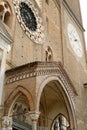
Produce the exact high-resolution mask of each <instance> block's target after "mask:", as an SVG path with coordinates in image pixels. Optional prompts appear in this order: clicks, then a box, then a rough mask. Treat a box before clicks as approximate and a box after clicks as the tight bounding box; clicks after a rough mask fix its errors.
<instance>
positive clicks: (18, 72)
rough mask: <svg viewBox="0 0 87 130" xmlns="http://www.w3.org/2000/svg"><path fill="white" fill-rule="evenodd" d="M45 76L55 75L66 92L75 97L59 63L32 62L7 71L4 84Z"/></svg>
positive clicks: (68, 79)
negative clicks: (65, 88)
mask: <svg viewBox="0 0 87 130" xmlns="http://www.w3.org/2000/svg"><path fill="white" fill-rule="evenodd" d="M46 75H48V76H49V75H50V76H51V75H56V76H58V78H59V79H61V81H62V83H63V84H64V85H65V86H67V90H68V92H70V93H73V96H75V95H77V92H76V90H75V88H74V86H73V84H72V82H71V80H70V78H69V76H68V75H67V73H66V71H65V70H64V68H63V66H62V64H61V62H32V63H29V64H26V65H23V66H20V67H16V68H14V69H11V70H8V71H7V72H6V80H5V84H6V85H8V84H12V83H14V82H17V81H20V80H23V79H28V78H31V77H34V78H35V77H39V76H46Z"/></svg>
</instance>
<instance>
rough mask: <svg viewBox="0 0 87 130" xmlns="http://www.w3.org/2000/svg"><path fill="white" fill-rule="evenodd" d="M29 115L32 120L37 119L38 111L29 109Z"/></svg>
mask: <svg viewBox="0 0 87 130" xmlns="http://www.w3.org/2000/svg"><path fill="white" fill-rule="evenodd" d="M29 115H30V117H31V120H32V121H38V118H39V115H40V112H37V111H30V112H29Z"/></svg>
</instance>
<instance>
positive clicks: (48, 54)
mask: <svg viewBox="0 0 87 130" xmlns="http://www.w3.org/2000/svg"><path fill="white" fill-rule="evenodd" d="M45 54H46V58H45V60H46V61H48V62H50V61H53V53H52V50H51V48H50V47H49V46H48V47H47V48H46V50H45Z"/></svg>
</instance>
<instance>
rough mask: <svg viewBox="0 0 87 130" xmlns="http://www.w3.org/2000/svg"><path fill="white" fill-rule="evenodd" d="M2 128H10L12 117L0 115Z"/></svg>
mask: <svg viewBox="0 0 87 130" xmlns="http://www.w3.org/2000/svg"><path fill="white" fill-rule="evenodd" d="M2 128H9V130H10V129H12V117H9V116H3V117H2Z"/></svg>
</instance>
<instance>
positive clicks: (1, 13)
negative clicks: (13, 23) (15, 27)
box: [0, 1, 11, 26]
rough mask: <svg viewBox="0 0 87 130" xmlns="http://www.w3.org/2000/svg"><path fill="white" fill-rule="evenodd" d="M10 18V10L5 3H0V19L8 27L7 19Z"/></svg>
mask: <svg viewBox="0 0 87 130" xmlns="http://www.w3.org/2000/svg"><path fill="white" fill-rule="evenodd" d="M10 16H11V8H10V5H9V3H8V2H7V1H1V2H0V19H1V21H2V22H3V23H5V24H6V25H7V26H10V24H9V19H10Z"/></svg>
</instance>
